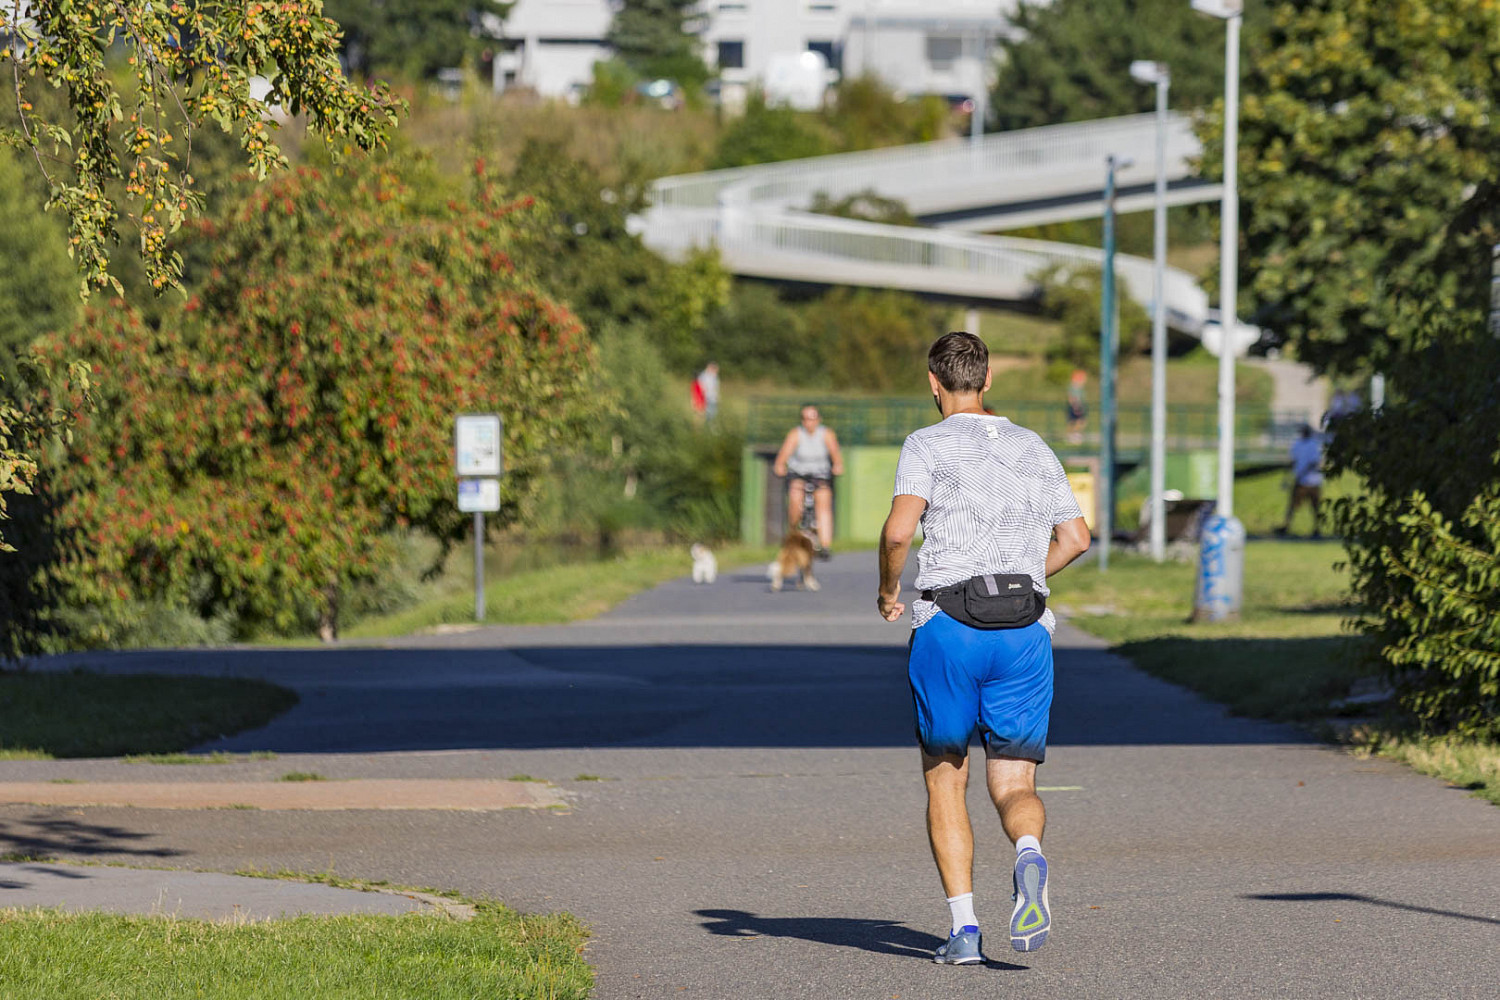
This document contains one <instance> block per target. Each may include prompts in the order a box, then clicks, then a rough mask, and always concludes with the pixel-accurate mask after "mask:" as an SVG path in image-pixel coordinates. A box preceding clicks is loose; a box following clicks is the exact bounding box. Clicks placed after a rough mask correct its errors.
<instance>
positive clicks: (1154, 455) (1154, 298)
mask: <svg viewBox="0 0 1500 1000" xmlns="http://www.w3.org/2000/svg"><path fill="white" fill-rule="evenodd" d="M1130 77H1131V79H1133V80H1135V81H1137V82H1139V83H1147V84H1155V85H1156V220H1155V221H1156V227H1155V228H1156V238H1155V245H1156V254H1155V257H1156V262H1155V267H1154V268H1152V274H1151V303H1152V307H1151V500H1150V502H1151V558H1152V559H1154V560H1156V561H1157V562H1161V561H1162V560H1163V559H1164V558H1166V554H1167V502H1166V498H1165V495H1164V494H1165V493H1166V489H1167V308H1166V297H1165V289H1164V288H1163V286H1164V285H1165V284H1166V274H1167V89H1168V88H1169V87H1170V86H1171V85H1172V73H1171V70H1169V69H1168V68H1167V64H1166V63H1162V62H1152V61H1151V60H1149V59H1137V60H1136V61H1135V62H1133V63H1131V64H1130Z"/></svg>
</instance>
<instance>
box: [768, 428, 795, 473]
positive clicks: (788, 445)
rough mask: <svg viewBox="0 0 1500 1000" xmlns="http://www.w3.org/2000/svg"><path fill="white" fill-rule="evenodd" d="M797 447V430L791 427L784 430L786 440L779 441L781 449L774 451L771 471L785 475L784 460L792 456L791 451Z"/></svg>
mask: <svg viewBox="0 0 1500 1000" xmlns="http://www.w3.org/2000/svg"><path fill="white" fill-rule="evenodd" d="M796 449H797V431H796V429H795V428H794V429H792V430H789V431H787V432H786V440H785V441H783V442H781V450H780V451H778V452H777V453H776V461H775V462H774V463H773V464H772V465H771V471H772V472H774V473H776V474H777V475H778V476H784V475H786V460H787V459H789V458H791V457H792V452H793V451H795V450H796Z"/></svg>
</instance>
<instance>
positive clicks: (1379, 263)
mask: <svg viewBox="0 0 1500 1000" xmlns="http://www.w3.org/2000/svg"><path fill="white" fill-rule="evenodd" d="M1268 22H1269V23H1268V24H1267V26H1266V30H1264V31H1262V32H1259V33H1257V34H1255V35H1253V36H1251V37H1250V38H1249V39H1248V40H1247V52H1246V58H1245V60H1244V66H1245V77H1244V95H1245V96H1244V99H1243V102H1242V107H1241V111H1240V127H1239V137H1240V157H1239V176H1240V198H1241V201H1240V233H1241V240H1242V247H1243V250H1242V253H1241V255H1240V281H1241V287H1243V288H1245V289H1246V291H1247V293H1248V297H1249V299H1250V305H1251V307H1252V308H1253V309H1254V310H1256V313H1257V318H1258V319H1259V320H1260V321H1261V322H1262V323H1263V324H1265V325H1269V326H1270V327H1271V328H1272V329H1274V330H1276V331H1278V332H1279V333H1281V334H1283V335H1284V336H1285V337H1286V338H1287V339H1289V340H1290V342H1291V343H1292V344H1293V345H1294V346H1295V349H1296V351H1297V355H1298V357H1299V358H1301V359H1302V360H1304V361H1307V362H1310V363H1311V364H1313V365H1314V366H1316V367H1317V368H1319V369H1320V370H1323V371H1327V372H1331V373H1357V372H1364V371H1370V370H1375V371H1386V372H1390V373H1393V374H1396V373H1398V372H1399V369H1400V367H1401V366H1402V364H1403V360H1402V359H1403V358H1404V357H1406V356H1407V355H1408V354H1409V353H1411V352H1413V351H1418V350H1420V349H1421V348H1422V347H1423V346H1424V345H1425V344H1426V343H1427V338H1428V336H1429V333H1430V331H1431V330H1432V329H1433V327H1432V326H1431V325H1430V324H1428V323H1426V322H1425V321H1424V318H1423V317H1424V315H1425V314H1426V313H1427V312H1429V311H1430V310H1432V309H1452V308H1457V307H1458V305H1459V303H1460V301H1461V300H1462V298H1463V293H1464V289H1463V288H1462V287H1461V280H1462V279H1461V277H1460V276H1461V275H1463V274H1468V273H1470V269H1469V268H1467V267H1464V266H1457V265H1459V264H1461V262H1462V261H1466V260H1472V259H1478V258H1482V257H1483V256H1484V251H1485V248H1486V247H1487V245H1488V244H1489V243H1490V242H1492V241H1493V239H1494V237H1495V230H1494V227H1493V226H1491V225H1488V224H1486V225H1480V226H1474V227H1469V228H1465V227H1464V226H1462V225H1460V226H1458V228H1456V229H1455V228H1454V225H1455V219H1457V218H1458V217H1460V216H1461V215H1463V214H1464V213H1465V211H1466V210H1467V209H1468V208H1469V207H1470V203H1471V202H1472V201H1474V200H1475V199H1476V196H1477V197H1478V200H1481V201H1482V200H1483V196H1484V195H1485V194H1486V192H1488V191H1491V190H1493V187H1494V164H1495V162H1496V161H1497V159H1500V64H1497V62H1496V60H1495V59H1494V53H1495V52H1496V51H1497V50H1500V12H1497V10H1496V8H1495V6H1494V5H1493V4H1490V3H1473V2H1470V0H1385V2H1375V0H1305V2H1304V0H1299V2H1296V3H1292V2H1283V3H1279V4H1277V5H1275V6H1274V8H1273V9H1272V10H1271V12H1270V15H1269V18H1268ZM1222 128H1223V126H1222V109H1221V108H1216V109H1215V111H1214V112H1213V113H1212V114H1211V115H1209V116H1208V118H1207V119H1206V121H1205V123H1204V129H1203V136H1204V140H1205V145H1206V149H1205V153H1204V163H1205V166H1206V168H1207V172H1208V173H1210V174H1213V173H1216V172H1217V169H1218V167H1217V165H1218V164H1219V163H1221V162H1222V152H1221V150H1222V148H1223V141H1222Z"/></svg>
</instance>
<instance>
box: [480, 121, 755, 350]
mask: <svg viewBox="0 0 1500 1000" xmlns="http://www.w3.org/2000/svg"><path fill="white" fill-rule="evenodd" d="M510 186H511V188H512V190H515V191H524V192H526V194H527V195H528V196H530V197H534V198H536V200H537V206H536V211H535V212H534V213H533V214H532V215H531V217H530V219H531V222H532V225H531V226H529V227H528V229H527V237H526V238H527V240H528V242H527V245H526V247H527V248H526V251H525V253H524V254H523V255H522V258H523V260H524V261H525V262H526V264H525V266H527V267H529V268H531V269H532V270H533V272H534V273H535V275H536V278H537V281H538V282H539V283H540V284H541V286H542V287H543V288H545V289H546V290H547V291H548V293H549V294H551V295H552V296H553V297H555V298H557V299H558V300H560V301H562V302H566V303H567V304H568V306H569V307H570V308H572V309H573V311H574V312H576V313H577V314H578V316H579V318H580V319H582V320H583V322H584V325H585V326H587V327H588V328H589V329H590V330H592V331H594V332H595V333H602V332H603V331H605V330H610V329H613V328H616V327H627V326H628V327H639V328H640V329H642V330H643V331H644V332H645V334H646V336H647V339H649V340H650V341H651V342H652V343H653V344H655V345H656V348H657V350H658V351H659V352H660V354H661V356H662V358H663V359H665V361H666V362H667V364H668V365H669V366H670V367H672V368H673V369H675V370H677V371H686V370H688V369H689V368H691V367H692V366H693V365H696V364H700V363H701V362H702V360H703V359H702V358H701V357H700V351H699V346H698V345H699V334H700V332H701V330H702V328H703V326H704V323H705V322H706V321H707V318H708V316H709V313H710V312H711V311H712V310H713V309H715V308H717V307H718V306H720V305H721V304H722V303H723V302H724V301H725V300H726V298H727V297H728V295H729V277H728V275H727V274H726V273H725V271H724V269H723V267H722V266H720V264H719V261H718V255H717V254H716V253H713V252H711V251H710V252H698V253H693V254H690V255H689V256H688V257H687V258H686V259H685V260H683V261H681V262H678V263H673V262H670V261H667V260H665V259H663V258H661V257H659V256H657V255H656V254H655V253H653V252H652V251H651V250H649V249H647V248H646V246H645V245H644V244H643V243H642V242H641V240H640V237H639V236H637V235H635V234H634V233H632V232H631V231H630V229H629V225H628V220H629V217H630V214H631V213H632V212H636V211H639V210H640V209H641V208H642V207H643V206H644V199H645V193H646V191H647V183H646V180H645V178H644V177H640V178H630V177H626V178H624V179H623V183H620V184H618V185H616V186H614V187H606V186H605V183H604V181H603V179H602V178H601V177H600V176H599V174H598V172H597V171H596V170H594V169H593V168H592V167H591V166H589V165H588V164H586V163H583V162H582V161H580V160H577V159H574V158H573V157H572V156H571V155H569V153H568V151H567V148H566V145H565V143H564V142H563V141H561V140H557V139H532V140H528V141H527V143H526V145H525V146H523V147H522V149H521V153H520V155H519V156H518V157H517V158H516V165H515V168H514V170H513V171H512V173H511V175H510Z"/></svg>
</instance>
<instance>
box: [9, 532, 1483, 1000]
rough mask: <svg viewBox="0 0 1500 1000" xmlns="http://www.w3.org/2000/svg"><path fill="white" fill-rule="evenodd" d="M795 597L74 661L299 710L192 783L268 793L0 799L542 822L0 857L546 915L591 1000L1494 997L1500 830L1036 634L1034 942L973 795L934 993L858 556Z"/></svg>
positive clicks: (1066, 637) (228, 823) (167, 825)
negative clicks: (248, 785) (466, 794)
mask: <svg viewBox="0 0 1500 1000" xmlns="http://www.w3.org/2000/svg"><path fill="white" fill-rule="evenodd" d="M1087 571H1089V570H1087V569H1081V570H1080V569H1075V570H1071V571H1070V572H1087ZM820 577H821V579H822V580H823V583H824V589H823V590H822V591H821V592H820V593H816V594H811V593H797V592H784V593H781V594H770V593H768V592H767V591H766V588H765V584H764V580H763V578H761V577H760V576H759V575H758V574H756V573H753V572H749V571H746V572H738V573H735V572H731V573H728V574H726V575H725V576H722V577H721V578H720V580H719V582H718V583H717V584H715V585H713V586H711V587H697V588H695V587H693V586H692V585H691V584H689V583H687V582H686V581H678V582H674V583H671V584H668V585H666V586H664V587H661V588H659V589H657V590H655V591H652V592H650V593H648V594H643V595H641V596H639V597H637V598H635V599H633V600H632V601H629V602H627V603H626V604H624V605H622V606H621V607H619V608H618V609H616V610H615V611H614V612H611V613H610V614H608V615H605V616H602V617H601V618H599V619H597V620H595V621H593V622H588V623H580V624H578V625H574V626H567V627H537V628H492V629H480V630H475V631H470V632H464V633H459V634H454V635H445V636H441V637H422V638H419V639H413V640H406V641H403V642H400V643H390V644H386V645H384V646H381V647H360V648H349V647H344V648H339V649H335V650H314V651H298V650H264V651H258V650H234V651H218V652H212V653H198V652H187V653H152V654H116V655H111V656H106V657H92V658H89V660H90V662H91V663H92V664H93V665H95V666H99V667H102V668H104V669H110V670H125V671H130V670H157V671H183V672H199V673H235V674H245V675H251V676H262V677H266V678H268V679H270V680H274V681H276V682H278V683H283V684H288V685H290V686H292V687H295V688H296V689H298V691H299V692H300V693H301V695H302V702H301V704H299V705H298V706H297V707H296V708H294V709H292V710H291V711H290V712H288V713H287V714H285V715H284V716H282V717H281V718H279V719H277V720H275V721H274V722H273V723H272V724H271V725H269V726H267V727H266V728H264V729H262V730H259V731H256V732H251V733H244V734H240V735H238V736H235V737H231V738H229V739H225V740H220V741H217V742H215V743H214V744H211V745H210V746H209V747H208V748H207V749H220V750H227V751H236V752H242V751H250V750H271V751H275V752H276V753H277V754H278V756H277V757H276V758H275V759H272V760H254V761H252V760H246V761H244V762H243V763H232V764H224V765H215V766H203V767H183V768H169V767H159V766H157V767H153V766H148V765H126V764H122V763H120V762H113V761H102V762H84V761H77V762H67V761H63V762H15V763H4V764H0V780H4V781H18V780H28V781H49V780H55V779H57V778H66V779H73V780H87V781H137V782H138V781H145V780H151V781H189V780H191V781H205V780H217V781H246V782H251V781H267V780H272V779H274V777H275V776H276V775H277V774H278V773H280V772H283V771H291V770H297V771H314V772H317V773H319V774H321V775H323V776H325V777H328V778H331V779H339V778H381V779H435V778H490V779H493V778H506V777H517V778H519V777H532V778H536V779H542V780H545V781H548V782H550V783H551V784H552V786H553V791H554V792H555V793H556V794H557V795H559V796H561V797H562V798H563V799H564V801H565V802H566V803H567V807H566V808H565V809H544V810H538V809H527V810H502V811H457V810H409V811H402V810H398V811H390V810H386V811H373V810H361V809H344V810H322V811H317V812H298V811H255V810H202V811H193V810H150V809H127V808H115V807H92V806H89V807H80V808H64V807H38V806H24V805H6V806H0V852H4V851H22V852H28V853H32V854H55V855H59V856H66V857H74V858H83V859H93V860H108V861H118V862H125V863H134V864H141V865H170V866H175V867H183V868H206V869H216V870H224V871H232V870H235V869H237V868H242V867H246V866H252V865H253V866H256V867H260V868H264V869H277V868H291V869H296V870H303V871H324V870H333V871H335V872H337V873H339V874H341V875H346V876H353V877H362V878H368V879H387V880H390V881H392V882H396V883H399V884H406V885H418V886H434V887H439V888H452V889H458V890H460V891H463V892H466V893H471V894H491V895H494V896H497V897H499V898H501V899H504V900H506V901H507V902H509V903H511V904H513V905H516V906H518V907H521V908H523V909H567V910H571V911H572V912H574V913H576V914H578V915H579V916H581V917H582V918H584V919H585V920H586V921H588V922H589V923H590V925H591V926H592V928H593V931H594V940H593V941H592V942H591V944H590V946H589V952H588V954H589V957H590V960H591V961H592V962H593V963H594V965H595V967H596V969H597V971H598V977H599V979H598V990H597V995H598V996H599V997H602V998H606V1000H609V998H624V997H663V996H665V997H677V996H694V995H696V996H707V997H767V998H770V997H778V998H779V997H803V996H805V997H851V998H855V997H859V998H862V997H871V998H880V997H904V998H939V997H974V996H1017V997H1027V998H1048V997H1070V998H1072V997H1219V996H1223V997H1229V996H1233V997H1313V996H1329V997H1335V996H1336V997H1372V998H1373V997H1393V998H1394V997H1400V998H1402V1000H1411V998H1420V997H1484V998H1491V997H1493V996H1494V995H1495V983H1496V982H1500V947H1497V945H1500V809H1496V808H1495V807H1493V806H1490V805H1488V804H1486V803H1484V802H1481V801H1478V800H1476V799H1474V798H1472V797H1469V796H1468V795H1467V794H1466V793H1464V792H1463V791H1461V790H1455V789H1450V788H1448V787H1446V786H1445V785H1444V784H1443V783H1441V782H1439V781H1435V780H1433V779H1430V778H1425V777H1422V776H1419V775H1416V774H1414V773H1412V772H1410V771H1408V770H1406V769H1405V768H1402V767H1399V766H1397V765H1394V764H1390V763H1388V762H1383V761H1362V760H1357V759H1355V758H1353V757H1350V756H1347V755H1345V754H1343V753H1340V752H1338V751H1336V750H1333V749H1330V748H1328V747H1325V746H1322V745H1319V744H1317V743H1313V742H1309V741H1307V740H1305V739H1304V738H1302V737H1300V736H1299V734H1298V733H1296V732H1294V731H1292V730H1288V729H1285V728H1282V727H1277V726H1272V725H1268V724H1262V723H1257V722H1252V721H1248V720H1243V719H1234V718H1229V717H1227V716H1226V715H1225V714H1224V712H1223V711H1222V710H1221V709H1219V708H1218V707H1217V706H1214V705H1211V704H1209V703H1206V702H1204V701H1202V700H1200V699H1198V698H1196V697H1194V696H1192V695H1190V694H1188V693H1186V692H1184V691H1182V690H1181V689H1178V688H1175V687H1172V686H1170V685H1167V684H1164V683H1162V682H1159V681H1156V680H1154V679H1152V678H1149V677H1147V676H1145V675H1143V674H1141V673H1139V672H1138V671H1136V670H1134V669H1133V668H1131V667H1130V666H1129V665H1128V664H1127V663H1125V662H1124V661H1122V660H1120V659H1119V658H1117V657H1115V656H1112V655H1110V654H1109V653H1107V652H1106V651H1104V649H1103V648H1102V644H1101V643H1099V642H1097V641H1095V640H1093V639H1091V638H1089V637H1087V636H1084V635H1082V634H1081V633H1079V632H1077V631H1076V630H1072V629H1070V628H1068V627H1066V626H1064V627H1063V628H1060V629H1059V631H1058V635H1057V642H1056V649H1057V682H1058V693H1057V701H1056V706H1055V714H1054V726H1053V741H1052V750H1051V753H1050V756H1049V760H1048V763H1047V764H1046V765H1045V766H1044V767H1043V768H1042V769H1041V771H1040V772H1039V775H1040V778H1039V780H1040V783H1041V784H1042V785H1043V786H1044V787H1046V788H1053V789H1056V790H1055V791H1047V792H1044V793H1043V795H1044V798H1045V800H1046V802H1047V806H1048V811H1049V825H1048V831H1047V837H1046V847H1047V851H1048V854H1049V857H1050V858H1051V860H1052V864H1053V883H1052V895H1053V906H1054V915H1055V921H1056V926H1055V930H1054V933H1053V935H1052V938H1051V940H1050V941H1049V943H1048V945H1047V947H1046V948H1045V949H1043V950H1042V951H1040V952H1037V953H1034V954H1027V955H1017V954H1015V953H1012V952H1010V951H1009V949H1008V947H1006V943H1005V940H1004V938H1003V936H1001V932H1002V931H1003V929H1004V927H1005V922H1006V916H1007V915H1008V912H1009V894H1010V886H1009V863H1010V859H1011V857H1012V854H1011V849H1010V847H1009V845H1008V844H1007V843H1005V842H1004V839H1003V836H1002V835H1001V833H1000V831H999V829H998V822H997V821H996V820H995V819H994V816H993V814H992V812H991V811H990V810H989V809H988V807H987V805H986V804H985V801H984V798H983V793H982V788H980V787H979V786H978V785H977V784H976V786H975V787H974V788H972V789H971V792H970V802H971V806H972V808H973V813H974V817H975V820H976V837H977V844H978V858H979V861H978V866H977V867H978V870H977V877H976V882H977V885H976V895H977V900H976V903H977V909H978V912H979V914H980V919H981V922H982V923H983V924H984V925H985V926H986V927H987V928H988V929H991V930H992V931H993V932H994V934H995V936H994V938H992V939H991V940H990V941H988V942H987V949H986V950H987V951H988V952H989V953H990V956H991V958H992V959H993V960H994V961H992V962H991V964H990V965H989V966H987V967H984V968H958V969H953V968H939V967H936V966H934V965H932V964H931V963H930V961H929V960H928V957H929V955H930V951H931V949H932V948H933V947H934V946H935V945H936V944H937V943H938V942H939V940H940V938H939V935H940V934H942V933H944V932H945V930H946V919H947V911H946V907H945V905H944V904H943V901H942V892H941V889H940V888H939V886H938V884H937V879H936V875H935V873H934V871H933V868H932V863H931V860H930V858H929V856H928V851H927V845H926V839H925V835H924V833H923V829H922V815H921V808H922V800H923V797H922V788H921V781H920V777H919V774H918V769H917V759H916V752H915V750H914V749H913V747H912V745H911V722H910V717H909V697H910V696H909V693H908V691H907V688H906V682H905V676H904V654H905V641H906V637H907V628H906V626H905V625H904V624H902V625H888V624H885V623H882V622H881V621H880V620H879V619H877V618H876V616H875V614H874V611H873V587H874V558H873V556H872V555H870V554H859V555H847V556H838V557H836V558H835V560H834V561H833V562H832V563H831V564H827V565H826V566H824V567H822V568H821V569H820ZM71 662H76V660H75V661H65V662H64V663H63V664H60V665H68V663H71ZM187 772H192V773H191V774H189V773H187Z"/></svg>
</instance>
